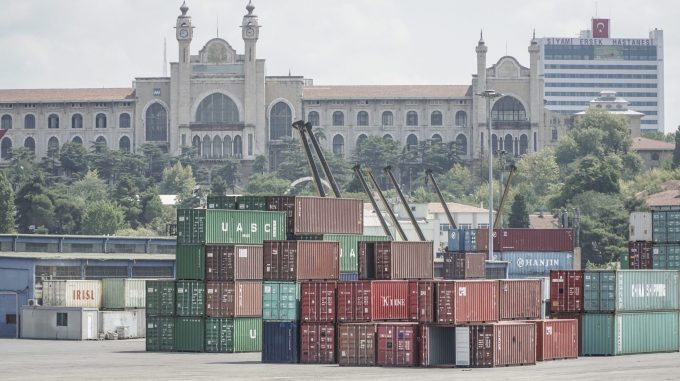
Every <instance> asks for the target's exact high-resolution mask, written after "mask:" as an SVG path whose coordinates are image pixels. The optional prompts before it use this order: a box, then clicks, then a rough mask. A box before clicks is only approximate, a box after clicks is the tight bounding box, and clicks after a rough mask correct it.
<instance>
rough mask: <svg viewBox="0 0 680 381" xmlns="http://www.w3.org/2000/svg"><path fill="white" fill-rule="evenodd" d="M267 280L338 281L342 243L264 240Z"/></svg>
mask: <svg viewBox="0 0 680 381" xmlns="http://www.w3.org/2000/svg"><path fill="white" fill-rule="evenodd" d="M262 261H263V267H264V270H263V278H264V280H277V281H295V280H337V279H338V278H339V277H340V243H339V242H334V241H264V244H263V260H262Z"/></svg>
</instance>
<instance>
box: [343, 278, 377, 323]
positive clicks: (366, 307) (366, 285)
mask: <svg viewBox="0 0 680 381" xmlns="http://www.w3.org/2000/svg"><path fill="white" fill-rule="evenodd" d="M337 294H338V302H337V311H338V312H337V319H338V322H342V323H348V322H367V321H371V282H366V281H361V282H346V283H345V282H339V283H338V286H337Z"/></svg>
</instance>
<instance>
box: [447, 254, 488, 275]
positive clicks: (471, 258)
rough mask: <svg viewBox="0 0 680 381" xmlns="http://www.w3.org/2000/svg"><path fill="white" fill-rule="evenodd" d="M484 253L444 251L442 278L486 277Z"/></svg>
mask: <svg viewBox="0 0 680 381" xmlns="http://www.w3.org/2000/svg"><path fill="white" fill-rule="evenodd" d="M486 256H487V254H486V253H444V279H484V278H486Z"/></svg>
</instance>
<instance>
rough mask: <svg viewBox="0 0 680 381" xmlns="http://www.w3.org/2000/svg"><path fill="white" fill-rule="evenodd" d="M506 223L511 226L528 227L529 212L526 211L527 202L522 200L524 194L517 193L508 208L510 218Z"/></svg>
mask: <svg viewBox="0 0 680 381" xmlns="http://www.w3.org/2000/svg"><path fill="white" fill-rule="evenodd" d="M508 225H509V226H510V227H511V228H528V227H529V212H528V211H527V204H526V201H524V196H522V194H521V193H518V194H517V195H516V196H515V200H514V202H513V203H512V208H510V218H509V219H508Z"/></svg>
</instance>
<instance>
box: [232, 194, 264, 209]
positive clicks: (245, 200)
mask: <svg viewBox="0 0 680 381" xmlns="http://www.w3.org/2000/svg"><path fill="white" fill-rule="evenodd" d="M236 205H237V208H238V210H267V197H265V196H239V197H238V199H237V200H236Z"/></svg>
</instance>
